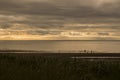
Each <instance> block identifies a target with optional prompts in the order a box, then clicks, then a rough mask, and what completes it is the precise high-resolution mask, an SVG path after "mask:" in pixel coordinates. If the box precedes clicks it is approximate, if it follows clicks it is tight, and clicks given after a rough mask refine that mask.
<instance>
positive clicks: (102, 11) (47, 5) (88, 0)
mask: <svg viewBox="0 0 120 80" xmlns="http://www.w3.org/2000/svg"><path fill="white" fill-rule="evenodd" d="M0 40H120V0H0Z"/></svg>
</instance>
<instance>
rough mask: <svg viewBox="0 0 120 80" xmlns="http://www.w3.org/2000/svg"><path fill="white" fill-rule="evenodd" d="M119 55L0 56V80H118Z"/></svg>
mask: <svg viewBox="0 0 120 80" xmlns="http://www.w3.org/2000/svg"><path fill="white" fill-rule="evenodd" d="M119 56H120V54H112V53H110V54H108V53H106V54H103V53H102V54H100V53H98V54H97V53H96V54H87V53H86V54H82V53H81V54H77V53H76V54H74V53H71V54H66V53H65V54H64V53H62V54H57V53H53V54H49V53H45V54H38V53H32V54H25V53H21V54H20V53H19V54H17V53H14V54H13V53H0V80H120V76H119V74H120V58H88V59H86V58H77V57H119Z"/></svg>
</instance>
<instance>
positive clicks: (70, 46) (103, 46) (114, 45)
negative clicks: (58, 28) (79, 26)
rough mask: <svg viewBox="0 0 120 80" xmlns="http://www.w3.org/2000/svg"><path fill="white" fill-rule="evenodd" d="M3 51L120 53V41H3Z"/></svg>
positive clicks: (1, 42)
mask: <svg viewBox="0 0 120 80" xmlns="http://www.w3.org/2000/svg"><path fill="white" fill-rule="evenodd" d="M0 49H1V50H8V49H10V50H36V51H41V50H42V51H63V52H64V51H84V50H87V51H96V52H108V53H120V41H112V40H109V41H98V40H93V41H88V40H87V41H85V40H84V41H79V40H77V41H67V40H65V41H64V40H62V41H60V40H53V41H52V40H50V41H49V40H45V41H44V40H42V41H41V40H1V41H0Z"/></svg>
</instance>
